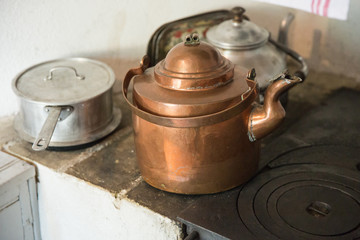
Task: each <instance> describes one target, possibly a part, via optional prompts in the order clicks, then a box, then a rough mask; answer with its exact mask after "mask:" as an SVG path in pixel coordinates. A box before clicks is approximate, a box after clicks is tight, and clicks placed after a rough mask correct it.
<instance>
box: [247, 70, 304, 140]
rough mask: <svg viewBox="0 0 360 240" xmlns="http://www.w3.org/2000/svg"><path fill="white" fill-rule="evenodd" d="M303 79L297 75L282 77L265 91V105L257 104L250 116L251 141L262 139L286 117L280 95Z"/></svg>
mask: <svg viewBox="0 0 360 240" xmlns="http://www.w3.org/2000/svg"><path fill="white" fill-rule="evenodd" d="M301 81H302V79H301V78H299V77H296V76H292V77H290V78H288V76H285V77H281V78H280V79H278V80H276V81H275V82H273V83H272V84H271V85H270V86H269V87H268V89H267V90H266V92H265V100H264V105H260V104H256V105H255V106H254V108H253V110H252V112H251V114H250V116H249V122H248V136H249V139H250V141H252V142H253V141H255V140H258V139H261V138H263V137H265V136H266V135H268V134H269V133H271V132H272V131H273V130H274V129H275V128H277V127H278V126H279V125H280V123H281V122H282V120H283V119H284V118H285V110H284V108H283V106H282V105H281V103H280V101H279V97H280V95H281V94H282V93H283V92H285V91H287V90H289V89H290V88H291V87H293V86H294V85H295V84H296V83H299V82H301Z"/></svg>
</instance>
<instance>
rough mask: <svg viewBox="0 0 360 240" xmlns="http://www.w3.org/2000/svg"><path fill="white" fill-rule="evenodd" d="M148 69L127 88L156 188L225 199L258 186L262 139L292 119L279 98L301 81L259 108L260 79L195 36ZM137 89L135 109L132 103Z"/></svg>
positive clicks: (274, 89) (141, 153)
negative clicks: (251, 183)
mask: <svg viewBox="0 0 360 240" xmlns="http://www.w3.org/2000/svg"><path fill="white" fill-rule="evenodd" d="M148 65H149V58H148V57H147V56H145V57H144V58H143V60H142V62H141V65H140V67H139V68H134V69H131V70H130V71H129V72H128V73H127V74H126V76H125V79H124V81H123V94H124V97H125V99H126V101H127V102H128V104H129V106H130V107H131V109H132V117H133V127H134V134H135V138H134V139H135V147H136V156H137V160H138V165H139V167H140V171H141V174H142V176H143V178H144V180H145V181H146V182H147V183H149V184H150V185H152V186H154V187H156V188H159V189H162V190H165V191H169V192H175V193H182V194H207V193H216V192H221V191H225V190H228V189H231V188H233V187H236V186H238V185H240V184H242V183H244V182H245V181H247V180H248V179H250V178H251V177H252V176H253V175H254V174H255V172H256V171H257V168H258V162H259V153H260V152H259V151H260V144H259V139H261V138H262V137H264V136H266V135H267V134H268V133H270V132H271V131H272V130H273V129H274V128H276V127H277V126H278V125H279V124H280V122H281V121H282V119H283V118H284V116H285V111H284V109H283V107H282V105H281V104H280V102H279V95H280V94H281V93H282V92H284V91H286V90H287V89H289V88H290V87H292V86H294V85H295V84H296V83H298V82H300V81H301V79H300V78H298V77H289V76H281V77H280V79H277V80H276V81H274V83H273V84H272V85H271V86H270V87H269V88H268V90H267V95H266V98H265V103H264V105H263V106H262V105H259V104H256V101H255V100H256V98H257V96H258V92H257V90H256V89H257V88H256V82H255V81H254V79H255V71H254V70H251V71H249V72H248V71H247V70H246V69H244V68H242V67H239V66H237V67H234V65H233V64H232V63H231V62H230V61H229V60H228V59H226V58H224V57H223V56H222V55H221V54H220V53H219V51H218V50H216V49H215V48H214V47H212V46H211V45H209V44H207V43H205V42H200V41H199V39H198V37H197V36H196V35H195V34H193V35H190V36H188V37H187V39H186V41H185V42H183V43H179V44H178V45H176V46H175V47H173V48H172V49H171V50H170V52H169V53H168V54H167V56H166V58H165V59H164V60H162V61H161V62H159V63H158V64H157V65H156V66H155V67H152V68H149V69H147V67H148ZM131 81H133V82H134V86H133V102H130V100H129V99H128V98H127V97H128V96H127V95H128V87H129V84H130V82H131Z"/></svg>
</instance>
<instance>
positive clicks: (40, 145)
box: [32, 107, 62, 151]
mask: <svg viewBox="0 0 360 240" xmlns="http://www.w3.org/2000/svg"><path fill="white" fill-rule="evenodd" d="M47 109H48V110H49V115H48V116H47V118H46V120H45V123H44V125H43V126H42V128H41V130H40V132H39V134H38V136H37V138H36V139H35V141H34V143H33V145H32V149H33V150H34V151H43V150H45V149H46V148H47V147H48V146H49V144H50V140H51V137H52V135H53V132H54V130H55V127H56V123H57V122H58V119H59V117H60V113H61V110H62V108H61V107H49V108H47Z"/></svg>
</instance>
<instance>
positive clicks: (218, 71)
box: [154, 34, 234, 91]
mask: <svg viewBox="0 0 360 240" xmlns="http://www.w3.org/2000/svg"><path fill="white" fill-rule="evenodd" d="M154 76H155V80H156V82H157V83H158V84H159V85H160V86H161V87H164V88H169V89H173V90H181V91H201V90H209V89H213V88H216V87H219V86H222V85H225V84H227V83H229V82H230V81H231V80H232V78H233V76H234V65H233V64H232V63H231V62H230V61H229V60H228V59H226V58H224V57H223V56H222V55H221V54H220V52H219V51H218V50H217V49H216V48H214V47H213V46H211V45H210V44H208V43H205V42H200V40H199V37H198V35H197V34H191V35H189V36H187V37H186V41H185V42H182V43H179V44H177V45H176V46H175V47H173V48H172V49H171V50H170V51H169V53H168V54H167V56H166V58H165V59H164V60H162V61H161V62H159V63H158V64H156V66H155V71H154Z"/></svg>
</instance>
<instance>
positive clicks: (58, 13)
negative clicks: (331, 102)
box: [0, 0, 360, 116]
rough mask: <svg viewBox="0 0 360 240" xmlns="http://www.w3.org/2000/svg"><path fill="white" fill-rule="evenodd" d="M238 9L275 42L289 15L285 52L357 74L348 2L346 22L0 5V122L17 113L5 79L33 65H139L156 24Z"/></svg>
mask: <svg viewBox="0 0 360 240" xmlns="http://www.w3.org/2000/svg"><path fill="white" fill-rule="evenodd" d="M237 5H242V6H244V7H246V8H247V13H248V15H249V16H250V17H251V19H252V20H253V21H255V22H257V23H258V24H260V25H262V26H264V27H266V28H268V29H269V30H270V31H271V32H272V33H273V35H275V36H276V35H277V28H278V24H279V22H280V19H281V18H282V16H284V15H285V14H286V12H288V11H292V12H294V13H295V15H296V20H295V22H294V24H293V28H292V29H291V32H290V34H291V36H290V46H292V47H293V48H295V49H296V50H297V51H298V52H300V53H301V54H303V55H304V56H305V57H306V58H309V61H310V63H311V64H312V68H317V69H319V70H321V71H341V72H344V74H345V75H349V76H353V77H358V76H359V70H357V66H358V65H359V63H360V48H358V47H357V44H358V39H360V29H359V27H358V26H357V24H358V22H359V20H360V19H359V13H360V1H355V0H352V1H351V6H350V11H349V20H348V21H338V20H328V19H326V18H323V17H319V16H315V15H312V14H310V13H305V12H302V11H295V10H292V9H290V10H289V9H286V8H282V7H278V6H273V5H268V4H264V3H256V2H253V1H249V0H248V1H246V0H228V1H226V2H225V1H208V0H182V1H166V0H151V1H149V0H137V1H130V0H105V1H104V0H92V1H86V0H68V1H65V0H57V1H56V0H52V1H51V0H49V1H45V0H29V1H21V0H0V81H1V87H0V116H4V115H9V114H13V113H15V112H17V109H18V105H17V101H16V97H15V95H14V94H13V92H12V90H11V81H12V79H13V78H14V77H15V76H16V75H17V74H18V73H20V71H22V70H24V69H25V68H27V67H30V66H31V65H33V64H36V63H39V62H42V61H46V60H50V59H56V58H64V57H76V56H83V57H106V58H117V59H125V60H127V59H140V58H141V56H142V55H143V54H144V53H145V51H146V45H147V42H148V39H149V38H150V36H151V34H152V33H153V32H154V31H155V30H156V29H157V27H159V26H160V25H162V24H163V23H165V22H168V21H171V20H175V19H179V18H183V17H185V16H189V15H193V14H197V13H200V12H205V11H209V10H215V9H221V8H223V9H230V8H232V7H233V6H237ZM344 55H346V56H347V57H348V59H349V60H345V58H344Z"/></svg>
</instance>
